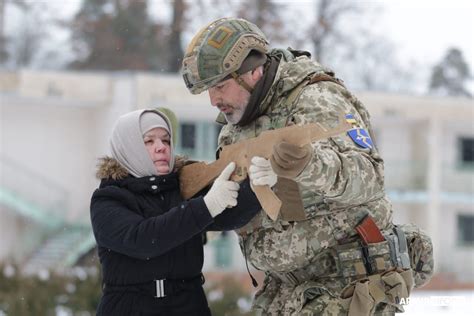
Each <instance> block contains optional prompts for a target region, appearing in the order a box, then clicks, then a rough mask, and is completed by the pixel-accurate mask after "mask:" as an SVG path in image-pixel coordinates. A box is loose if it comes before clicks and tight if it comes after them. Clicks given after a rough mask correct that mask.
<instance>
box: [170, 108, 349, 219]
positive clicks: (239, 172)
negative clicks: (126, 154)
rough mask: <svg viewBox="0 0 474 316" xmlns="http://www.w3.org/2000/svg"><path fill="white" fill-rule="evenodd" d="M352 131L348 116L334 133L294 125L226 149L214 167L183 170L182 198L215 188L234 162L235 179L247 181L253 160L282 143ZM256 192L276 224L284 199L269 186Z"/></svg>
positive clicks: (267, 155)
mask: <svg viewBox="0 0 474 316" xmlns="http://www.w3.org/2000/svg"><path fill="white" fill-rule="evenodd" d="M351 128H352V126H351V124H349V123H348V122H347V121H346V118H345V116H344V114H341V115H340V117H339V124H338V125H337V126H336V127H335V128H332V129H326V128H324V127H322V126H321V125H320V124H317V123H310V124H305V125H291V126H287V127H283V128H279V129H276V130H269V131H264V132H262V133H261V134H260V135H259V136H258V137H254V138H249V139H246V140H242V141H239V142H237V143H235V144H231V145H228V146H224V147H222V151H221V153H220V155H219V159H218V160H216V161H213V162H211V163H207V162H197V163H193V164H190V165H187V166H184V167H183V168H182V169H181V171H180V174H179V181H180V189H181V194H182V196H183V197H184V198H185V199H189V198H191V197H193V196H194V195H195V194H196V193H198V192H199V191H201V190H202V189H203V188H205V187H206V186H208V185H209V184H211V183H212V182H213V181H214V180H215V179H216V178H217V177H218V176H219V174H220V173H221V172H222V170H224V168H225V167H226V166H227V165H228V164H229V163H230V162H232V161H234V162H235V163H236V168H235V171H234V173H233V174H232V177H231V179H232V180H233V181H237V182H241V181H243V180H245V178H247V170H248V168H249V166H250V163H251V159H252V157H254V156H260V157H263V158H266V159H269V158H270V157H271V155H272V152H273V146H274V145H275V144H277V143H279V142H288V143H291V144H294V145H298V146H300V147H302V146H305V145H307V144H310V143H311V142H314V141H318V140H321V139H326V138H329V137H332V136H336V135H338V134H341V133H343V132H346V131H348V130H349V129H351ZM252 189H253V191H254V192H255V195H256V196H257V198H258V200H259V202H260V204H261V205H262V208H263V210H264V211H265V212H266V213H267V215H268V216H269V217H270V218H271V219H272V220H276V219H277V218H278V214H279V211H280V207H281V201H280V199H278V197H277V196H276V195H275V193H274V192H273V191H272V189H271V188H270V187H269V186H268V185H262V186H252Z"/></svg>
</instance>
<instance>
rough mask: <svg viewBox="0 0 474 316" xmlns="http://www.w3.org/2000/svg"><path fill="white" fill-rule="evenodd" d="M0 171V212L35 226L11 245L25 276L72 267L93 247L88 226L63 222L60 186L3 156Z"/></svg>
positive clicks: (64, 199) (64, 198)
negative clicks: (18, 255) (8, 213)
mask: <svg viewBox="0 0 474 316" xmlns="http://www.w3.org/2000/svg"><path fill="white" fill-rule="evenodd" d="M0 171H1V173H0V210H1V211H7V212H11V213H13V214H15V215H17V216H20V217H22V218H25V219H27V220H28V222H31V223H35V224H36V225H34V226H31V229H28V234H27V235H20V236H18V243H17V244H16V245H15V247H21V248H22V249H20V251H18V253H20V254H21V258H19V259H20V260H23V271H24V272H25V273H36V272H38V271H40V270H43V269H48V270H50V269H53V270H56V269H61V268H64V267H68V266H72V265H74V264H75V263H76V262H77V260H78V259H79V258H80V257H81V256H82V255H84V254H85V253H87V252H88V251H89V250H91V249H92V248H93V247H95V239H94V236H93V234H92V228H91V227H90V225H88V224H84V225H70V224H67V223H66V221H65V218H64V214H65V213H66V212H65V210H67V201H68V193H67V191H66V190H65V189H64V188H63V187H62V186H61V185H60V184H58V183H56V182H54V181H52V180H51V179H49V178H47V177H44V175H42V174H40V173H38V172H37V171H36V170H32V169H29V168H28V167H26V166H24V165H22V164H20V163H18V162H17V161H16V160H15V159H11V158H9V157H6V156H4V155H1V156H0ZM27 240H29V241H32V242H26V241H27Z"/></svg>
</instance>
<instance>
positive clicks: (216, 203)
mask: <svg viewBox="0 0 474 316" xmlns="http://www.w3.org/2000/svg"><path fill="white" fill-rule="evenodd" d="M234 170H235V162H231V163H230V164H228V165H227V167H225V169H224V170H222V172H221V174H220V175H219V176H218V177H217V179H216V180H215V181H214V184H213V185H212V187H211V189H210V190H209V192H207V194H206V195H205V196H204V203H206V206H207V209H208V210H209V213H211V215H212V217H216V216H217V215H219V214H220V213H222V211H223V210H225V209H226V208H227V207H229V206H236V205H237V196H238V195H239V187H240V186H239V184H238V183H237V182H234V181H231V180H229V178H230V176H231V174H232V172H234Z"/></svg>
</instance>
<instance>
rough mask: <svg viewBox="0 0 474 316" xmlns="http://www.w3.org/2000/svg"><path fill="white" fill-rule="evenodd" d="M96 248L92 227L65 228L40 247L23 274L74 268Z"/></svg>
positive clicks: (28, 262) (27, 262)
mask: <svg viewBox="0 0 474 316" xmlns="http://www.w3.org/2000/svg"><path fill="white" fill-rule="evenodd" d="M94 247H95V239H94V236H93V234H92V229H91V228H90V226H64V227H63V228H62V229H60V230H58V231H57V232H56V233H54V234H52V235H51V236H50V237H49V238H48V239H47V240H46V241H45V242H44V243H43V244H42V245H41V246H40V247H38V249H37V250H36V251H35V252H34V253H33V254H32V256H31V257H30V258H29V259H28V260H27V261H26V262H25V264H24V265H23V272H24V273H26V274H34V273H37V272H38V271H41V270H60V269H62V268H66V267H69V266H72V265H74V264H75V263H76V262H77V260H78V259H79V258H80V257H81V256H82V255H84V254H86V253H87V252H89V250H91V249H92V248H94Z"/></svg>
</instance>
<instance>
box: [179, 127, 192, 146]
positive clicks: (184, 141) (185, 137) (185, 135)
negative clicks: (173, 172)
mask: <svg viewBox="0 0 474 316" xmlns="http://www.w3.org/2000/svg"><path fill="white" fill-rule="evenodd" d="M180 135H181V147H183V148H186V149H194V148H195V147H196V125H194V124H193V123H184V124H181V133H180Z"/></svg>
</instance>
